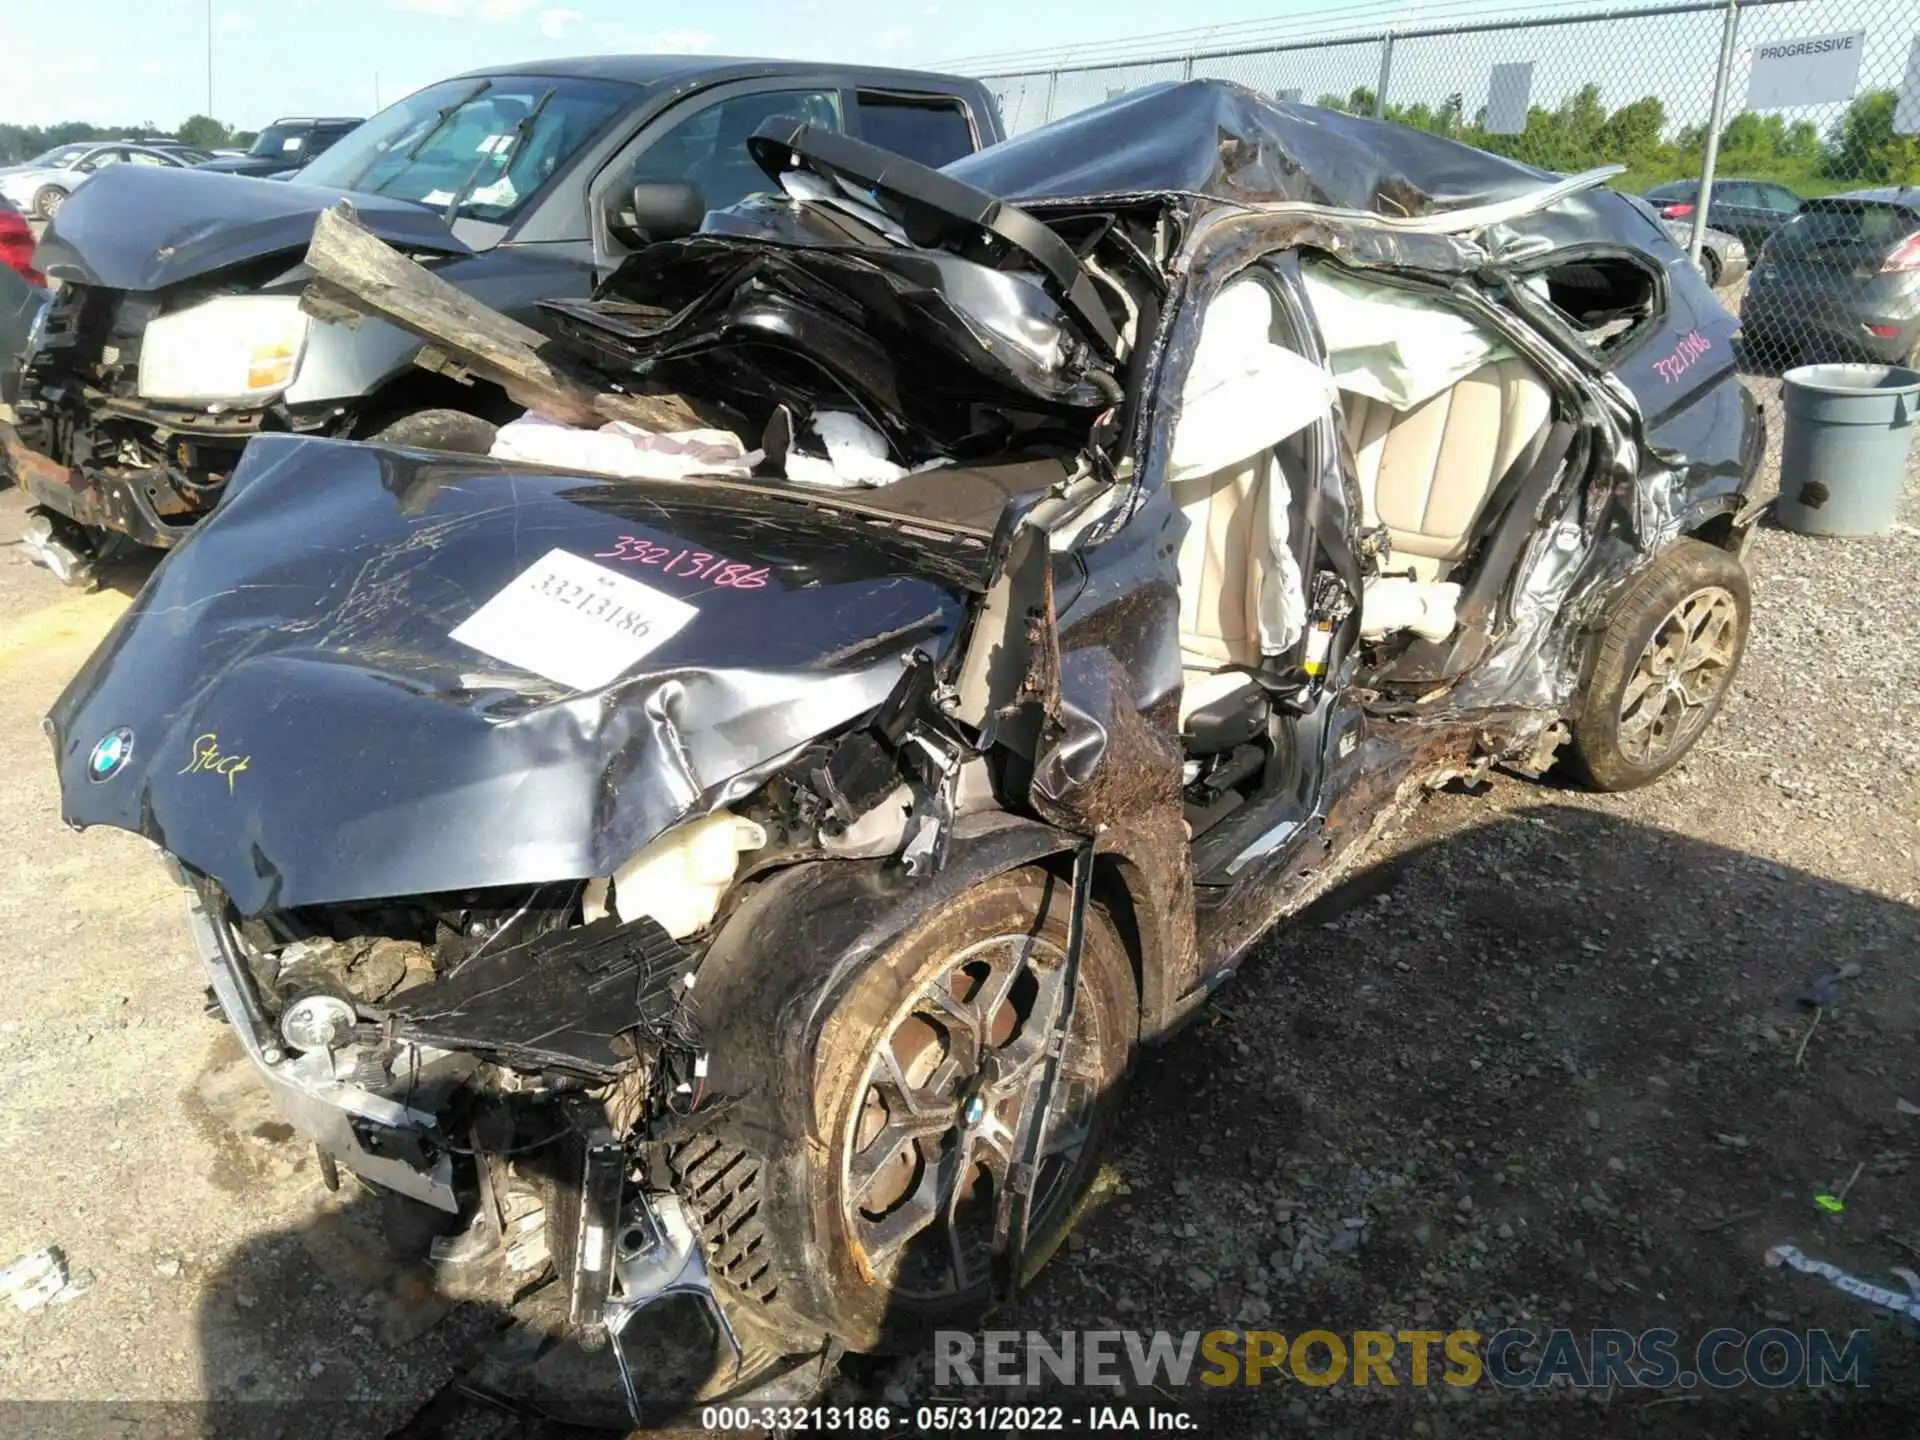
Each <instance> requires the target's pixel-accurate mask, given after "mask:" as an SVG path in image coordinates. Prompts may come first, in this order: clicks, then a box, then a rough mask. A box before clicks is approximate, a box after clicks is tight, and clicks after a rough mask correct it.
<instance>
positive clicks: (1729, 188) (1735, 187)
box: [1713, 181, 1757, 205]
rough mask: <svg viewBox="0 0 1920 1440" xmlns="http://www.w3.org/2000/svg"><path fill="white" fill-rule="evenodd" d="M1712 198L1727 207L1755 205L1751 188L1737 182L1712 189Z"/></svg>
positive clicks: (1729, 182)
mask: <svg viewBox="0 0 1920 1440" xmlns="http://www.w3.org/2000/svg"><path fill="white" fill-rule="evenodd" d="M1713 198H1714V199H1716V200H1718V201H1721V202H1722V203H1723V204H1727V205H1752V204H1755V203H1757V201H1756V197H1755V196H1754V193H1753V186H1751V185H1742V184H1740V183H1739V182H1737V181H1728V182H1727V183H1726V184H1724V185H1716V186H1714V187H1713Z"/></svg>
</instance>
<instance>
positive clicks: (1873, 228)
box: [1782, 200, 1914, 245]
mask: <svg viewBox="0 0 1920 1440" xmlns="http://www.w3.org/2000/svg"><path fill="white" fill-rule="evenodd" d="M1913 228H1914V217H1913V216H1912V214H1910V213H1909V212H1908V211H1905V210H1902V209H1901V208H1900V207H1899V206H1897V205H1873V204H1864V205H1863V204H1849V203H1846V202H1843V201H1818V200H1816V201H1815V202H1814V203H1813V204H1811V205H1809V206H1808V207H1807V208H1806V209H1804V210H1802V211H1801V212H1800V218H1799V219H1798V220H1797V221H1795V222H1794V223H1793V225H1792V226H1791V227H1790V228H1789V229H1788V230H1786V231H1783V232H1782V235H1783V236H1785V237H1791V239H1792V240H1793V242H1794V243H1795V244H1796V245H1809V244H1819V243H1821V242H1823V241H1833V240H1844V241H1848V242H1856V241H1857V242H1861V243H1864V244H1878V243H1884V242H1887V241H1892V240H1898V239H1902V238H1904V237H1905V236H1906V235H1907V233H1908V232H1909V231H1911V230H1912V229H1913Z"/></svg>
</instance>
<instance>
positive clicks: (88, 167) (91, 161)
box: [80, 150, 127, 174]
mask: <svg viewBox="0 0 1920 1440" xmlns="http://www.w3.org/2000/svg"><path fill="white" fill-rule="evenodd" d="M126 158H127V155H126V151H124V150H96V151H94V152H93V154H91V155H89V156H88V157H87V158H86V159H85V160H82V161H81V162H80V168H81V169H82V170H85V171H87V172H88V173H89V174H91V173H92V172H93V171H95V170H104V169H106V168H107V166H109V165H118V164H119V163H120V162H121V161H122V160H124V159H126Z"/></svg>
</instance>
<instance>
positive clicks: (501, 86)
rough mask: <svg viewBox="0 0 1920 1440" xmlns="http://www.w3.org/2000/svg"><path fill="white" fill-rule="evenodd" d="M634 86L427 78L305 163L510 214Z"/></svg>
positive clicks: (404, 195) (345, 180) (423, 197)
mask: <svg viewBox="0 0 1920 1440" xmlns="http://www.w3.org/2000/svg"><path fill="white" fill-rule="evenodd" d="M635 98H636V92H635V90H634V87H633V86H631V85H625V84H620V83H618V82H615V81H606V80H581V79H576V78H573V77H571V76H553V75H495V76H491V77H489V78H488V79H486V80H484V81H482V80H451V81H447V82H445V83H443V84H440V85H430V86H428V87H427V88H426V89H425V90H422V91H419V92H418V93H417V94H413V95H409V96H408V97H407V98H406V99H405V100H402V101H401V102H400V103H399V104H398V105H393V106H389V107H388V108H387V109H385V110H383V111H381V112H380V113H379V114H378V115H376V116H374V117H373V118H372V119H371V120H369V121H367V122H366V123H365V124H364V125H361V126H359V127H358V128H356V129H355V130H353V131H352V132H351V133H349V134H348V135H346V136H345V137H344V138H343V139H342V140H341V141H340V143H339V144H337V145H333V146H330V147H328V149H327V151H326V153H325V154H323V155H319V156H316V157H315V158H314V159H313V160H311V161H310V162H309V163H308V164H307V167H306V168H305V169H304V170H302V171H301V172H300V173H301V178H302V179H303V180H304V181H306V182H307V183H309V184H313V185H334V186H338V187H340V188H341V189H343V190H358V191H362V192H365V193H369V194H375V195H390V196H393V197H394V198H396V199H400V200H415V201H419V202H421V203H422V204H426V205H440V206H445V205H452V204H453V203H454V201H455V199H456V198H460V197H464V198H460V203H459V205H458V213H460V214H462V215H470V216H473V217H475V218H477V219H482V220H506V219H509V218H511V217H512V216H513V215H514V214H515V213H517V212H518V211H519V209H520V207H521V206H522V205H524V204H525V203H526V201H527V200H528V198H529V197H531V196H532V195H533V193H534V192H535V191H536V190H538V189H539V188H540V187H541V185H543V184H544V183H545V182H546V181H547V180H548V179H549V178H550V177H551V176H552V175H553V174H554V172H555V171H556V170H558V169H559V168H560V166H561V165H563V164H565V163H566V162H567V161H568V160H570V159H571V158H572V157H573V155H574V153H575V152H576V151H578V150H579V149H580V147H581V146H583V145H585V144H586V143H587V141H588V140H590V139H592V138H593V136H595V135H596V134H598V133H599V132H600V130H601V129H602V128H604V127H605V125H606V124H607V123H608V121H610V120H611V119H612V118H613V117H614V115H616V114H617V113H619V112H620V111H621V110H624V109H626V108H627V107H628V106H630V105H631V104H632V103H633V101H634V99H635Z"/></svg>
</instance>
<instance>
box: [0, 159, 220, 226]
mask: <svg viewBox="0 0 1920 1440" xmlns="http://www.w3.org/2000/svg"><path fill="white" fill-rule="evenodd" d="M207 158H208V156H207V152H206V151H204V150H195V149H192V148H190V147H187V146H181V145H175V144H172V143H155V144H147V143H144V142H137V141H130V140H107V141H100V140H83V141H78V142H76V143H74V144H71V145H56V146H54V148H53V149H51V150H48V151H47V152H45V153H44V154H41V155H36V156H34V157H33V159H31V160H29V161H27V162H26V163H25V164H24V165H10V166H8V167H6V168H5V169H0V195H4V196H6V198H7V199H8V200H10V201H12V202H13V203H14V204H15V205H16V206H18V207H19V208H20V209H22V210H24V211H26V213H27V214H29V215H31V216H33V217H34V218H35V219H38V220H50V219H52V218H53V215H54V212H55V211H57V210H58V209H59V208H60V207H61V206H62V205H64V204H66V202H67V197H68V196H69V195H71V194H73V192H74V191H75V190H78V189H79V188H80V187H81V186H82V185H83V184H85V183H86V182H87V181H88V180H89V179H91V178H92V177H93V176H94V175H97V174H98V173H99V172H100V171H102V170H104V169H106V168H107V167H108V166H109V165H173V166H177V167H181V168H185V167H188V166H192V165H197V164H199V163H200V162H201V161H203V160H205V159H207Z"/></svg>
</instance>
